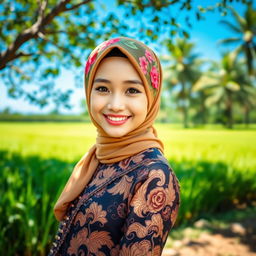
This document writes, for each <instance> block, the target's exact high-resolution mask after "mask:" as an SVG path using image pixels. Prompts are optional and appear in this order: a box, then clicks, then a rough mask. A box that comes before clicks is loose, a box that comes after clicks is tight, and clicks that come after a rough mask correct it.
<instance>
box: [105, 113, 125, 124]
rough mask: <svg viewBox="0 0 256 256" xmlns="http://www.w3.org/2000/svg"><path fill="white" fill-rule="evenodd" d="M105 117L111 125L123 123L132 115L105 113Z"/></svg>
mask: <svg viewBox="0 0 256 256" xmlns="http://www.w3.org/2000/svg"><path fill="white" fill-rule="evenodd" d="M104 117H105V119H106V120H107V122H108V123H109V124H111V125H122V124H124V123H125V122H126V121H127V120H128V119H129V117H130V116H120V115H104Z"/></svg>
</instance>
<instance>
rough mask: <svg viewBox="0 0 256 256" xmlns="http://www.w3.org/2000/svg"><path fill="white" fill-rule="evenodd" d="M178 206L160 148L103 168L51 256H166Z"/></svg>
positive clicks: (173, 182) (175, 188) (70, 212)
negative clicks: (164, 248) (165, 248)
mask: <svg viewBox="0 0 256 256" xmlns="http://www.w3.org/2000/svg"><path fill="white" fill-rule="evenodd" d="M179 204H180V196H179V185H178V181H177V179H176V176H175V174H174V172H173V170H172V169H171V168H170V166H169V164H168V162H167V160H166V159H165V158H164V156H163V155H162V153H161V151H159V150H158V149H157V148H150V149H147V150H145V151H143V152H141V153H139V154H136V155H134V156H132V157H129V158H127V159H125V160H122V161H120V162H117V163H114V164H99V165H98V167H97V169H96V171H95V174H94V176H93V178H92V179H91V181H90V182H89V183H88V185H87V186H86V188H85V189H84V191H83V192H82V193H81V194H80V196H79V197H78V198H76V199H75V200H74V201H73V202H72V203H71V204H70V206H69V209H68V211H67V214H66V217H65V219H64V220H63V221H61V222H60V226H59V230H58V232H57V235H56V239H55V241H54V243H53V246H52V249H51V251H50V254H49V255H70V256H71V255H97V256H101V255H121V256H122V255H123V256H124V255H133V256H134V255H138V256H142V255H161V252H162V250H163V247H164V244H165V242H166V239H167V236H168V233H169V231H170V229H171V228H172V226H173V224H174V222H175V220H176V217H177V212H178V208H179Z"/></svg>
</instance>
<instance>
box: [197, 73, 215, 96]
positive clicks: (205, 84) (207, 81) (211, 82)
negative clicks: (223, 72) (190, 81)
mask: <svg viewBox="0 0 256 256" xmlns="http://www.w3.org/2000/svg"><path fill="white" fill-rule="evenodd" d="M218 82H219V80H218V78H214V77H210V76H206V75H203V76H201V77H200V78H199V79H198V80H197V81H196V82H195V83H194V85H193V87H192V92H197V91H200V90H203V89H206V88H209V87H212V86H215V85H216V84H218Z"/></svg>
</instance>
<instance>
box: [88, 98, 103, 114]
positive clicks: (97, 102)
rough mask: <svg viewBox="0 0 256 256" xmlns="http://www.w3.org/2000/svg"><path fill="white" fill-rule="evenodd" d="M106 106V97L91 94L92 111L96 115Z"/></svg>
mask: <svg viewBox="0 0 256 256" xmlns="http://www.w3.org/2000/svg"><path fill="white" fill-rule="evenodd" d="M103 107H104V99H103V98H102V97H100V96H98V95H93V94H92V95H91V104H90V111H91V114H92V115H93V116H94V115H96V114H98V112H99V111H100V110H101V109H102V108H103Z"/></svg>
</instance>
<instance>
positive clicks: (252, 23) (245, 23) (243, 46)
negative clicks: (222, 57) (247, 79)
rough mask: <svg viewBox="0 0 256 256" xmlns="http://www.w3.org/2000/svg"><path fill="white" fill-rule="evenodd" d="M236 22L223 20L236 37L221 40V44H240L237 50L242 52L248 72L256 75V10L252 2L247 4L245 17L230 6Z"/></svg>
mask: <svg viewBox="0 0 256 256" xmlns="http://www.w3.org/2000/svg"><path fill="white" fill-rule="evenodd" d="M229 9H230V10H231V13H232V16H233V17H234V20H235V22H234V23H233V22H232V23H231V22H229V21H226V20H222V21H221V23H222V24H224V25H226V26H227V27H228V28H229V29H230V30H231V31H232V32H233V33H234V34H236V37H232V38H226V39H224V40H221V41H219V43H221V44H238V46H237V48H236V49H235V51H238V52H239V53H240V52H242V53H243V55H244V57H245V59H246V64H247V70H248V74H249V75H251V76H253V75H254V76H256V67H254V65H255V64H254V62H255V59H256V39H255V37H256V10H255V9H253V6H252V3H250V4H248V5H247V9H246V11H245V14H244V17H242V16H240V15H239V14H238V12H237V11H236V10H234V8H232V7H231V6H230V7H229Z"/></svg>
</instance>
